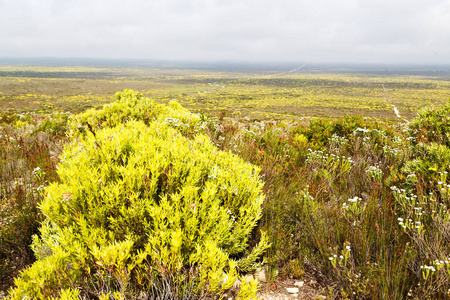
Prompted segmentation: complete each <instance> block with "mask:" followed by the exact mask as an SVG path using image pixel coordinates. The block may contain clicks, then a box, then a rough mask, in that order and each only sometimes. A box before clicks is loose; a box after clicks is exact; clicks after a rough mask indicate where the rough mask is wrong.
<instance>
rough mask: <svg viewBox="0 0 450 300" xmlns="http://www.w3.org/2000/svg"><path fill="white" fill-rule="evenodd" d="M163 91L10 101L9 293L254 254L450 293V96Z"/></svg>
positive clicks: (217, 269)
mask: <svg viewBox="0 0 450 300" xmlns="http://www.w3.org/2000/svg"><path fill="white" fill-rule="evenodd" d="M192 80H196V81H200V80H205V79H204V78H203V79H202V78H194V79H192ZM296 80H300V79H299V78H297V79H296ZM247 81H249V80H248V79H242V80H241V81H235V82H227V83H225V84H230V85H231V84H234V85H239V84H244V83H245V85H246V87H247V88H248V87H249V86H251V84H253V83H251V84H250V83H249V82H247ZM261 81H264V80H263V79H261V80H260V81H258V82H255V84H257V85H259V84H261ZM393 81H395V80H393ZM327 82H328V83H329V82H330V81H327ZM263 83H264V82H263ZM220 84H221V83H220ZM265 84H268V83H265ZM271 84H272V83H271ZM322 84H327V83H326V82H325V83H322ZM349 84H350V85H351V82H350V83H349ZM422 84H424V83H422ZM430 84H432V82H430ZM385 87H386V89H388V88H389V85H386V84H385ZM415 88H417V89H421V88H424V86H423V85H417V86H415ZM243 91H244V92H245V93H247V91H248V95H250V94H251V90H243ZM259 92H261V91H259ZM285 92H286V91H285V90H280V91H278V92H277V93H285ZM236 93H237V92H228V91H226V89H223V88H221V87H220V86H218V87H217V90H216V91H215V92H211V93H204V94H189V95H185V96H183V97H184V98H183V99H191V100H189V101H192V103H196V104H195V105H198V103H201V101H206V102H208V101H209V100H208V99H214V95H219V94H221V95H226V97H231V98H232V97H234V96H231V95H235V94H236ZM206 94H208V96H206ZM246 95H247V94H246ZM255 95H258V93H256V94H255ZM160 96H161V95H154V97H152V98H154V99H149V98H146V97H144V96H143V95H142V94H140V93H136V92H132V91H124V92H122V93H119V94H118V95H117V101H116V102H113V103H112V104H110V105H106V106H104V107H103V108H102V109H99V110H90V111H87V112H85V113H82V114H79V115H72V114H70V113H53V114H48V115H42V114H36V113H22V114H18V113H7V114H3V115H2V119H1V122H2V129H1V130H2V132H1V133H0V134H1V137H0V146H1V149H0V150H1V153H0V155H1V159H2V160H1V161H0V168H1V170H2V172H1V174H2V178H1V195H0V222H1V224H2V227H1V230H0V240H1V243H0V259H1V261H0V276H2V277H1V280H0V281H1V282H5V284H4V286H2V288H3V289H6V288H7V287H8V286H13V287H12V288H11V289H10V290H9V293H10V294H11V296H12V297H13V298H17V299H18V298H20V299H22V298H23V297H24V295H28V296H29V297H34V298H49V297H59V298H63V299H70V298H74V297H84V298H95V297H98V298H102V299H116V298H127V299H128V298H138V297H150V298H152V297H153V298H158V297H160V298H161V299H162V298H164V297H170V298H183V297H185V298H186V297H192V298H201V297H206V296H210V295H224V293H225V292H226V291H227V289H228V288H230V287H231V284H230V283H231V282H232V281H233V278H237V277H238V276H239V275H242V274H245V273H247V272H250V271H251V270H252V269H255V268H256V267H259V266H262V267H263V268H264V269H265V270H266V272H267V274H268V275H269V277H270V278H271V280H275V279H276V278H285V277H295V278H305V277H310V278H314V279H315V280H316V281H317V282H318V283H319V284H320V285H321V286H322V289H323V291H324V292H326V293H327V294H328V295H329V297H330V299H333V298H341V299H427V298H429V299H444V298H448V297H450V295H449V294H448V293H449V289H450V263H449V261H450V243H449V239H450V236H449V233H448V231H449V224H450V220H449V219H450V214H449V211H448V207H449V205H450V200H449V199H450V198H449V193H450V179H449V178H448V172H450V138H449V137H450V127H449V125H448V124H449V117H450V116H449V113H450V103H447V104H445V105H440V106H439V107H438V108H427V109H425V110H422V111H421V112H420V113H419V114H418V115H417V116H416V117H415V118H412V116H411V115H409V116H408V117H409V119H410V122H407V121H405V120H396V121H393V120H384V119H377V118H364V117H361V116H345V117H341V118H322V119H294V118H286V119H278V120H275V119H264V118H258V119H256V118H253V119H250V118H249V116H250V117H251V115H249V114H246V113H245V110H244V112H242V109H240V111H232V110H231V109H230V108H228V111H227V112H226V113H221V114H218V115H216V117H215V116H214V115H209V116H208V115H207V114H205V113H199V114H195V113H191V112H189V111H188V110H185V109H183V108H182V107H181V106H180V105H179V104H177V103H175V102H171V103H170V104H169V105H161V104H157V103H158V101H160V102H167V101H166V100H169V97H166V96H164V97H165V98H164V99H163V98H162V97H160ZM190 97H191V98H190ZM391 97H392V94H391ZM200 98H202V99H203V100H202V99H200ZM206 98H208V99H206ZM244 98H245V97H244ZM244 98H243V100H242V101H244V100H245V99H244ZM178 99H180V98H178ZM199 99H200V100H199ZM155 100H156V101H155ZM197 100H199V101H200V102H198V101H197ZM388 100H389V99H388ZM215 101H217V100H215ZM417 101H419V100H417ZM180 102H182V101H180ZM380 103H381V102H380ZM383 103H386V102H383ZM255 105H256V104H255ZM193 106H194V104H193ZM193 106H191V108H192V107H193ZM224 106H225V105H224ZM380 107H382V106H380ZM418 107H419V105H417V108H418ZM383 109H384V108H383ZM388 109H389V110H390V108H389V107H386V110H388ZM390 113H392V112H391V111H390ZM147 143H148V144H147ZM146 145H147V146H146ZM148 145H150V146H148ZM63 149H64V151H63ZM158 149H167V150H166V151H162V150H158ZM61 153H62V154H61ZM153 161H155V163H151V162H153ZM156 162H158V163H156ZM222 164H223V165H222ZM229 164H231V165H229ZM255 166H256V167H255ZM187 170H189V171H187ZM245 170H249V171H248V172H247V171H245ZM258 170H259V172H258ZM148 172H150V173H151V174H159V175H158V176H156V175H155V176H154V177H151V176H148V175H147V177H146V174H147V173H148ZM246 172H247V173H246ZM125 174H126V175H125ZM245 174H246V175H245ZM151 178H159V179H157V180H156V179H155V180H156V181H155V182H153V181H152V180H151ZM187 183H189V184H187ZM262 184H263V185H262ZM187 186H189V188H188V187H187ZM213 191H216V192H213ZM263 194H264V195H265V198H264V202H262V206H261V208H260V209H261V210H258V203H260V204H261V201H263V198H262V195H263ZM155 195H158V196H155ZM196 197H197V198H196ZM199 197H200V199H202V201H196V200H194V199H198V198H199ZM155 199H157V201H156V202H155ZM144 200H145V201H144ZM150 200H151V201H150ZM216 200H217V201H218V202H215V201H216ZM245 203H247V204H245ZM202 213H203V215H202ZM209 215H211V219H210V217H209ZM169 220H170V221H169ZM258 220H259V221H258ZM90 222H91V223H90ZM191 223H192V224H194V223H195V224H197V225H196V226H191V225H188V224H191ZM202 224H203V225H202ZM208 224H209V225H208ZM238 224H240V225H238ZM213 225H214V226H216V227H214V226H213ZM205 226H206V227H205ZM208 226H209V227H208ZM221 226H222V227H221ZM239 226H240V227H239ZM39 228H40V229H39ZM190 228H191V229H192V228H195V230H194V231H192V230H191V229H190ZM205 228H208V229H205ZM230 228H231V229H232V230H230ZM206 233H208V234H206ZM233 234H236V236H233ZM33 236H34V238H32V237H33ZM93 236H95V239H92V237H93ZM91 240H92V241H91ZM30 244H32V249H33V251H31V248H30V247H29V245H30ZM267 245H270V247H269V248H266V247H267ZM264 250H265V251H264ZM152 251H153V252H152ZM36 258H37V259H38V260H37V261H36V262H34V264H33V265H32V266H31V267H29V268H27V269H24V268H25V267H27V266H29V265H30V264H31V263H33V261H34V260H35V259H36ZM20 270H22V271H20ZM19 271H20V274H19ZM55 274H57V276H55ZM142 274H146V275H145V276H141V275H142ZM16 276H18V277H17V278H18V279H16V281H15V287H14V285H12V277H16ZM45 276H48V277H45ZM225 276H227V277H228V278H229V279H228V280H224V278H225ZM243 281H244V283H245V280H243ZM39 282H42V283H44V282H45V284H40V283H39ZM255 284H256V283H255V282H248V285H245V284H244V286H243V287H242V289H241V290H242V293H241V294H240V297H244V298H245V297H247V296H249V295H250V296H251V295H252V293H253V292H254V289H255V288H256V285H255ZM260 287H261V285H260ZM32 293H34V294H32Z"/></svg>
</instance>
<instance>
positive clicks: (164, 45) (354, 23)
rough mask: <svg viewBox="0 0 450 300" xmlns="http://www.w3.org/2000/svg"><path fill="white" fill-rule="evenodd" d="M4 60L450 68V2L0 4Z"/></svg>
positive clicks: (98, 0)
mask: <svg viewBox="0 0 450 300" xmlns="http://www.w3.org/2000/svg"><path fill="white" fill-rule="evenodd" d="M0 57H3V58H4V57H82V58H134V59H152V60H153V59H157V60H158V59H165V60H198V61H251V62H264V61H271V62H277V61H278V62H306V63H330V62H332V63H347V62H350V63H388V64H391V63H394V64H397V63H416V64H430V63H432V64H450V0H340V1H337V0H126V1H125V0H0Z"/></svg>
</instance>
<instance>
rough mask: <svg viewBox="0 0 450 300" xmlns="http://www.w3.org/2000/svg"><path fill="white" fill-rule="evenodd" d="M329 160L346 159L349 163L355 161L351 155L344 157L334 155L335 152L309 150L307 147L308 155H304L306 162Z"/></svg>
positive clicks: (324, 161)
mask: <svg viewBox="0 0 450 300" xmlns="http://www.w3.org/2000/svg"><path fill="white" fill-rule="evenodd" d="M329 160H333V161H340V160H347V161H348V162H349V163H350V164H354V163H355V162H354V161H353V160H352V158H351V157H345V156H344V155H343V156H340V155H336V154H328V153H325V152H323V151H322V150H314V151H313V150H311V149H309V148H308V155H307V157H306V163H314V162H315V163H326V162H328V161H329Z"/></svg>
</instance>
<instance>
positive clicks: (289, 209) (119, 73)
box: [0, 66, 450, 299]
mask: <svg viewBox="0 0 450 300" xmlns="http://www.w3.org/2000/svg"><path fill="white" fill-rule="evenodd" d="M449 87H450V81H449V80H448V78H445V77H439V76H395V75H389V76H384V75H373V74H350V73H346V74H332V73H322V72H315V73H314V72H310V73H297V74H288V75H273V74H270V73H269V72H266V73H259V74H256V73H237V72H236V73H230V72H228V73H225V72H223V73H221V72H204V71H195V70H163V69H144V68H135V69H131V68H130V69H125V68H87V67H58V68H57V67H11V66H1V67H0V104H1V105H0V109H1V112H0V113H1V119H0V123H1V129H0V176H1V177H0V183H1V190H0V224H1V229H0V282H1V288H2V289H3V290H4V291H5V292H6V291H7V290H8V289H9V288H11V287H13V286H14V285H13V280H12V278H13V277H15V276H18V275H19V273H20V271H21V270H24V269H25V268H27V267H28V266H30V265H31V264H32V263H33V262H34V261H35V260H36V257H35V252H36V247H34V248H33V250H34V252H33V251H32V250H31V248H30V245H31V244H32V240H33V238H32V236H33V235H36V236H39V235H41V234H42V232H40V231H39V230H38V228H39V227H40V224H41V223H42V222H43V221H44V220H46V217H47V216H45V215H43V213H42V212H41V210H40V209H39V205H40V203H42V201H43V199H44V198H45V197H46V186H48V185H49V184H50V183H58V182H61V178H60V174H59V173H58V163H60V161H61V158H60V154H61V152H62V150H63V148H64V147H65V146H66V145H67V144H68V142H69V141H70V135H71V134H73V132H71V130H69V127H68V123H70V124H73V123H71V122H73V120H76V119H77V117H75V115H76V114H78V113H82V112H85V111H86V110H88V109H96V110H97V111H99V112H103V111H105V109H106V111H107V110H108V109H109V110H110V111H114V110H112V108H108V107H110V106H107V104H110V103H113V102H114V101H115V98H114V94H115V92H117V91H120V90H123V89H134V90H137V91H139V92H140V93H141V94H137V95H140V96H130V97H137V98H139V99H146V98H149V99H152V101H154V103H162V104H166V103H169V102H170V101H173V100H176V101H177V102H178V103H180V104H181V105H182V106H183V107H184V108H186V109H187V110H189V111H190V112H192V113H193V116H195V120H197V121H196V123H195V124H196V125H195V126H192V125H191V126H186V124H187V123H186V122H182V120H181V119H180V118H177V117H170V118H169V117H167V118H166V119H164V120H163V121H164V124H167V125H168V126H169V127H172V128H175V129H176V130H181V131H180V132H181V133H182V135H183V136H185V137H186V138H189V139H190V138H193V137H195V136H196V135H197V134H199V133H202V134H204V135H207V136H208V137H209V139H210V140H211V142H212V143H213V144H214V145H215V147H217V148H218V149H220V150H223V151H226V152H229V153H233V154H234V155H236V156H238V157H240V158H242V159H243V160H245V161H246V162H250V163H252V164H253V165H256V166H258V167H260V168H261V172H260V176H261V179H262V181H263V183H264V187H263V191H264V193H265V195H266V196H265V200H264V203H263V204H262V215H261V219H260V220H259V222H258V224H257V226H256V227H255V228H254V230H253V231H252V235H251V237H250V239H249V241H248V244H249V247H250V248H252V247H255V245H256V244H257V243H258V241H259V240H260V238H261V236H260V235H261V231H263V232H266V233H267V236H268V241H269V242H270V244H271V246H270V248H268V249H267V250H266V251H265V253H264V254H263V255H262V256H260V258H259V263H260V264H259V265H262V268H263V270H265V272H266V273H267V277H268V280H269V281H270V280H275V279H276V278H278V279H282V278H298V279H302V278H303V279H314V281H315V282H316V283H317V285H316V288H317V289H318V290H320V291H321V292H322V293H323V294H326V295H327V296H328V297H329V298H330V299H336V298H342V299H427V298H430V299H446V298H448V297H449V294H448V293H449V289H450V263H449V260H450V234H449V232H450V231H449V230H450V214H449V211H448V206H449V205H450V198H449V193H450V179H448V172H449V169H450V167H449V166H450V125H449V124H450V123H449V113H450V106H449V104H448V98H449V97H450V88H449ZM127 93H129V94H127V95H135V94H133V93H131V92H127ZM130 93H131V94H130ZM125 94H126V93H125ZM133 99H134V98H133ZM136 101H137V100H136ZM139 101H144V100H139ZM139 101H137V102H135V105H137V106H136V109H134V108H132V109H130V111H132V114H131V115H129V116H128V115H127V116H124V117H123V116H122V117H123V119H118V120H122V121H129V120H133V121H135V120H134V119H137V120H138V121H139V120H141V119H142V120H143V121H146V122H147V121H148V118H149V117H148V116H147V117H146V118H147V119H145V112H144V111H140V110H139V109H138V108H137V107H139V105H141V102H139ZM394 106H395V107H396V108H397V109H398V110H399V112H400V115H401V116H402V118H398V117H397V116H396V115H395V113H394ZM102 108H103V110H102ZM91 113H94V111H93V110H92V111H91ZM143 116H144V117H143ZM115 122H117V120H116V121H115ZM80 124H81V123H80ZM87 124H89V123H87ZM87 124H84V125H83V126H87ZM113 124H114V123H113ZM81 125H82V124H81ZM81 125H80V126H81ZM90 125H91V124H89V126H90ZM83 126H81V127H73V126H72V131H73V130H74V128H84V127H83ZM89 126H88V127H89ZM180 128H182V129H180ZM86 130H87V131H92V132H96V129H95V128H94V129H91V128H90V127H89V129H86ZM94 135H95V134H94ZM236 193H237V192H236ZM64 199H66V198H64ZM35 239H36V238H35ZM36 243H37V242H36V241H35V242H34V245H36ZM111 249H112V248H111ZM39 255H40V257H41V258H40V259H42V256H43V254H42V253H39ZM39 255H38V256H39ZM46 255H49V254H46ZM44 256H45V255H44ZM236 259H237V258H236ZM255 267H256V266H255ZM258 267H259V266H258ZM89 270H90V269H89ZM249 271H251V268H247V269H246V271H245V272H249ZM85 272H88V271H85ZM92 272H94V271H92ZM242 272H244V271H242ZM96 274H97V273H95V274H94V273H93V274H92V277H89V278H97V277H95V276H97V275H96ZM130 274H133V276H135V275H136V274H135V273H133V272H131V271H130ZM24 276H25V275H22V279H21V280H22V283H21V284H22V286H24V284H23V281H25V280H26V278H25V277H26V276H25V277H24ZM27 276H28V275H27ZM136 276H137V275H136ZM29 280H30V282H32V280H31V279H29ZM133 280H134V279H133V278H132V279H130V282H134V283H135V282H136V281H133ZM52 282H53V281H52ZM16 283H20V282H19V281H17V282H16ZM53 283H54V282H53ZM91 283H92V282H91ZM109 283H110V284H111V287H110V288H111V291H113V290H114V287H117V286H118V285H117V282H116V281H114V278H113V279H112V281H110V282H109ZM92 284H93V285H95V284H94V283H92ZM103 284H105V283H104V282H103ZM165 284H166V285H170V284H173V282H172V283H170V282H166V283H165ZM54 285H55V286H52V287H48V290H46V292H49V294H45V295H51V296H52V297H62V296H61V295H62V294H63V292H64V293H66V292H67V290H66V289H67V288H69V287H70V285H69V283H67V282H65V283H64V282H63V283H61V282H59V283H54ZM129 286H132V284H131V283H130V285H129ZM270 286H271V285H270V283H268V284H261V285H260V288H261V289H264V288H267V287H270ZM103 287H104V286H103ZM121 287H123V286H121ZM166 287H167V286H166ZM86 289H87V288H86ZM150 290H151V289H150ZM10 291H13V290H12V289H11V290H10ZM80 291H81V292H83V291H84V290H82V289H81V288H80ZM59 292H61V293H59ZM116 292H117V293H119V292H120V293H122V294H121V295H122V296H124V295H126V297H127V298H133V297H134V298H136V297H137V296H136V295H135V296H136V297H135V296H133V294H132V292H133V289H132V288H131V287H130V288H129V290H126V288H123V290H120V291H119V290H117V291H116ZM15 293H16V295H17V293H18V292H17V291H16V292H15ZM225 293H227V292H226V291H225ZM84 295H89V294H84ZM114 295H118V294H114ZM141 295H142V294H141ZM198 295H199V294H198V293H193V297H194V296H195V297H198ZM222 295H224V294H222ZM66 296H67V295H66ZM111 297H113V296H111ZM114 297H116V296H114ZM177 297H178V296H176V297H175V296H174V298H177ZM195 297H194V298H195Z"/></svg>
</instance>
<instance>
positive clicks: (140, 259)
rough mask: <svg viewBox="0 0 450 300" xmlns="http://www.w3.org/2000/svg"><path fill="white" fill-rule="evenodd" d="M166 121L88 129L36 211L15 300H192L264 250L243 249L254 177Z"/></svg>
mask: <svg viewBox="0 0 450 300" xmlns="http://www.w3.org/2000/svg"><path fill="white" fill-rule="evenodd" d="M139 101H141V100H139V99H138V100H137V101H136V102H135V105H139ZM171 109H172V110H174V111H176V107H175V109H174V108H171ZM180 109H181V108H180ZM182 112H184V110H183V111H182ZM178 113H180V112H178ZM97 114H101V111H100V112H98V113H97ZM167 117H169V115H166V116H164V118H162V119H158V116H156V117H155V118H154V119H153V121H151V122H146V123H147V124H145V123H144V122H141V121H136V118H135V117H126V118H127V119H129V120H128V122H126V123H125V124H123V125H117V124H115V122H112V123H110V124H108V125H105V124H106V123H105V124H103V125H102V126H98V124H99V122H97V123H96V126H95V129H94V126H93V125H91V124H89V126H90V127H91V128H90V130H87V131H85V132H84V133H83V134H81V135H76V136H75V137H74V138H73V140H72V142H71V143H70V144H68V145H67V146H66V147H65V149H64V151H63V153H62V155H61V163H60V164H59V167H58V174H59V176H60V179H61V182H60V183H54V184H52V185H50V186H49V187H48V188H47V189H46V193H47V196H46V198H45V199H44V201H43V203H42V204H41V209H42V211H43V213H44V215H45V223H44V224H43V226H42V228H41V229H40V232H41V236H40V238H35V240H34V243H33V248H34V250H35V253H36V255H37V257H38V261H37V262H36V263H35V264H33V265H32V266H31V267H30V268H29V269H27V270H25V271H24V272H22V274H21V276H20V278H19V279H17V280H16V285H17V287H16V288H15V289H14V290H12V291H11V295H12V298H13V299H23V298H24V297H29V298H42V299H43V298H50V297H58V298H70V297H76V296H77V295H78V296H81V297H85V298H96V297H100V298H103V299H109V298H137V297H138V295H140V296H139V297H142V296H143V295H144V296H146V297H150V298H158V297H160V298H164V297H170V298H175V299H176V298H182V297H184V298H186V297H194V298H195V297H200V296H202V295H205V293H216V294H218V293H221V292H222V291H224V290H226V289H228V288H230V287H231V285H232V284H233V282H234V280H235V279H236V278H237V276H238V272H239V271H245V270H248V269H250V268H251V267H252V266H253V265H254V263H255V261H256V259H257V257H258V256H259V255H260V254H261V253H262V252H263V251H264V249H266V248H267V242H266V240H265V238H264V235H263V239H262V240H261V241H260V243H259V244H258V245H257V246H256V247H254V248H253V249H251V250H249V249H248V239H249V237H250V234H251V232H252V230H253V229H254V227H255V225H256V222H257V221H258V219H259V218H260V215H261V205H262V202H263V197H264V196H263V194H262V182H261V181H260V180H259V177H258V176H259V175H258V173H259V169H258V168H257V167H255V166H253V165H250V164H248V163H246V162H244V161H243V160H242V159H240V158H239V157H237V156H235V155H233V154H230V153H228V152H222V151H219V150H218V149H217V148H216V147H215V146H214V145H213V144H212V143H211V142H210V141H209V139H208V138H207V137H206V136H204V135H196V136H195V137H193V138H191V139H190V138H187V137H184V136H183V135H182V134H181V133H180V131H179V130H177V129H175V128H172V127H171V124H168V122H166V121H165V118H167ZM124 119H125V118H124ZM91 120H94V118H91ZM115 125H117V126H115ZM100 127H102V128H103V129H100ZM158 293H163V294H158ZM156 294H158V295H156Z"/></svg>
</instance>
